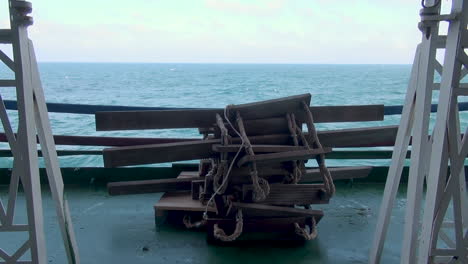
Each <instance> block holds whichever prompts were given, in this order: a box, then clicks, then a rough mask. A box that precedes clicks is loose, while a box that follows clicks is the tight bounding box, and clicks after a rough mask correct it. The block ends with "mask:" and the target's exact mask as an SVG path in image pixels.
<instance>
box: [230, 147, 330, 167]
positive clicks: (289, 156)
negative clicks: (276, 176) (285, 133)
mask: <svg viewBox="0 0 468 264" xmlns="http://www.w3.org/2000/svg"><path fill="white" fill-rule="evenodd" d="M331 151H332V149H331V148H322V149H308V150H296V151H285V152H277V153H269V154H260V155H254V156H250V155H246V156H244V157H242V158H241V159H240V160H239V161H238V162H237V166H238V167H242V166H243V165H245V164H248V163H250V162H257V163H271V162H282V161H291V160H307V159H309V158H312V157H315V156H317V155H320V154H324V153H329V152H331Z"/></svg>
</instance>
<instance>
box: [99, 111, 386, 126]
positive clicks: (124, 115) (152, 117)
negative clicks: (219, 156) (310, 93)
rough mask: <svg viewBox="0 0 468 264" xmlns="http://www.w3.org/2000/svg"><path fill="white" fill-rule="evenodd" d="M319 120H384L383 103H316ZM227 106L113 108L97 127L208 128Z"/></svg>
mask: <svg viewBox="0 0 468 264" xmlns="http://www.w3.org/2000/svg"><path fill="white" fill-rule="evenodd" d="M310 110H311V112H312V114H313V116H314V122H316V123H329V122H364V121H380V120H383V118H384V115H383V111H384V106H383V105H359V106H312V107H310ZM223 112H224V111H223V109H193V110H159V111H158V110H156V111H154V110H153V111H151V110H150V111H112V112H97V113H96V130H98V131H110V130H139V129H168V128H207V127H211V126H212V125H213V124H214V123H215V122H216V120H215V115H216V114H220V115H221V116H223Z"/></svg>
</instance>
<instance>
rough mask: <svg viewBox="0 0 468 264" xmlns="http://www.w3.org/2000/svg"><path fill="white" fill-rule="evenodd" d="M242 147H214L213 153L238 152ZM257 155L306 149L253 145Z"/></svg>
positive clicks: (217, 145) (218, 145)
mask: <svg viewBox="0 0 468 264" xmlns="http://www.w3.org/2000/svg"><path fill="white" fill-rule="evenodd" d="M241 147H242V145H220V144H216V145H213V151H216V152H234V153H235V152H237V151H238V150H239V148H241ZM252 149H253V151H254V152H255V153H268V152H284V151H294V150H304V149H305V147H297V146H288V145H252Z"/></svg>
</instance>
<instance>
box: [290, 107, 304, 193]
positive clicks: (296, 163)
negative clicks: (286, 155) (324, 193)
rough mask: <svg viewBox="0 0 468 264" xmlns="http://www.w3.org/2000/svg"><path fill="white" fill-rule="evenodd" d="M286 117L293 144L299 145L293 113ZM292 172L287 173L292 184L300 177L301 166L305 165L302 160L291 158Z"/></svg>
mask: <svg viewBox="0 0 468 264" xmlns="http://www.w3.org/2000/svg"><path fill="white" fill-rule="evenodd" d="M286 119H287V120H288V129H289V132H290V133H291V137H292V139H293V143H294V146H296V147H297V146H299V140H298V139H297V134H296V129H297V125H296V120H295V118H294V114H286ZM292 164H293V173H290V174H289V179H288V180H289V182H292V183H294V184H296V183H298V182H299V181H300V180H301V178H302V174H303V173H302V168H303V167H305V165H304V161H302V160H293V161H292Z"/></svg>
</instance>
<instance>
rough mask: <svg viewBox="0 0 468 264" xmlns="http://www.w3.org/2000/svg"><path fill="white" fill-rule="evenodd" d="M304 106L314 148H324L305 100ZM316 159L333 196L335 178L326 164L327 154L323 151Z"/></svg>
mask: <svg viewBox="0 0 468 264" xmlns="http://www.w3.org/2000/svg"><path fill="white" fill-rule="evenodd" d="M302 106H303V108H304V110H305V112H306V114H307V115H306V117H307V118H306V124H307V130H308V132H309V138H310V140H311V142H312V146H313V147H314V148H318V149H322V144H320V141H319V138H318V136H317V130H316V129H315V125H314V117H313V116H312V113H311V112H310V108H309V106H308V105H307V104H306V103H304V102H302ZM316 160H317V163H318V165H319V169H320V175H321V176H322V179H323V183H324V185H325V190H326V192H327V193H328V194H329V195H330V196H332V195H333V194H335V184H333V178H332V176H331V174H330V171H329V170H328V168H327V166H326V165H325V154H323V153H321V154H320V155H318V156H317V158H316Z"/></svg>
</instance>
